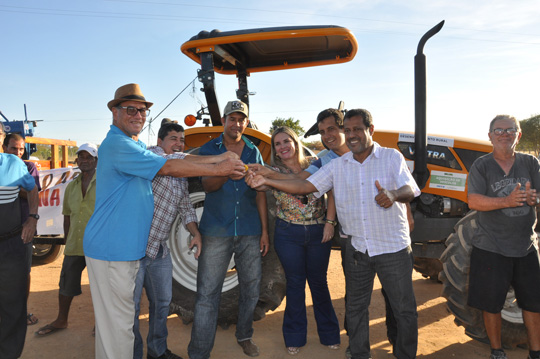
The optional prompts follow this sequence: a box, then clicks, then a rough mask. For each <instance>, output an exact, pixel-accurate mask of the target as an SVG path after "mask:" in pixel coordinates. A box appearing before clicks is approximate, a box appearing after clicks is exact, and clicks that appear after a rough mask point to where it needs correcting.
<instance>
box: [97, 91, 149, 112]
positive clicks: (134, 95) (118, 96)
mask: <svg viewBox="0 0 540 359" xmlns="http://www.w3.org/2000/svg"><path fill="white" fill-rule="evenodd" d="M124 101H137V102H144V103H145V104H146V108H150V107H152V105H153V103H152V102H148V101H146V99H145V98H144V95H143V93H142V91H141V89H140V87H139V85H137V84H127V85H124V86H121V87H119V88H118V90H116V92H115V93H114V99H113V100H111V101H109V103H108V104H107V107H108V108H109V110H111V111H112V108H113V107H115V106H118V104H120V103H122V102H124Z"/></svg>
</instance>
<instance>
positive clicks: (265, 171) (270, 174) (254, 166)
mask: <svg viewBox="0 0 540 359" xmlns="http://www.w3.org/2000/svg"><path fill="white" fill-rule="evenodd" d="M248 167H249V169H250V170H251V171H253V173H255V174H256V175H261V176H264V177H267V178H272V179H278V180H288V179H306V178H308V177H309V176H311V173H309V172H308V171H302V172H300V173H281V172H278V171H274V170H272V169H270V168H268V167H266V166H264V165H261V164H259V163H251V164H249V165H248Z"/></svg>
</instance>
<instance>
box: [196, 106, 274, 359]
mask: <svg viewBox="0 0 540 359" xmlns="http://www.w3.org/2000/svg"><path fill="white" fill-rule="evenodd" d="M223 113H224V116H225V117H223V118H222V119H221V121H222V123H223V134H222V135H221V136H219V137H218V138H216V139H213V140H211V141H209V142H208V143H206V144H205V145H204V146H202V147H201V149H200V151H199V154H201V155H216V154H220V153H223V152H225V151H227V150H228V151H232V152H234V153H236V154H237V155H238V156H240V159H241V160H242V161H243V162H244V163H259V164H262V163H263V160H262V157H261V154H260V152H259V150H258V149H257V147H256V146H255V145H254V144H253V143H252V142H251V141H250V140H249V139H247V138H246V137H244V136H243V133H244V130H245V129H246V127H247V125H248V123H249V119H248V106H247V105H246V104H245V103H243V102H241V101H231V102H229V103H227V106H225V111H224V112H223ZM202 184H203V187H204V190H205V191H206V192H207V195H206V200H205V205H204V212H203V215H202V218H201V223H200V226H199V230H200V232H201V234H202V248H203V249H202V252H201V254H200V257H199V267H198V271H197V301H196V303H195V314H194V319H193V329H192V330H191V342H190V343H189V347H188V354H189V357H190V359H207V358H209V357H210V352H211V351H212V347H213V346H214V339H215V335H216V329H217V319H218V311H219V301H220V297H221V289H222V287H223V281H224V279H225V274H226V273H227V266H228V264H229V262H230V260H231V256H232V255H233V253H234V260H235V264H236V271H237V273H238V282H239V285H240V298H239V303H238V323H237V325H236V339H237V341H238V344H239V345H240V346H241V347H242V350H243V351H244V353H245V354H246V355H248V356H257V355H259V348H258V347H257V345H255V344H254V343H253V341H252V340H251V338H252V336H253V312H254V310H255V307H256V305H257V301H258V300H259V291H260V281H261V275H262V274H261V253H262V255H263V256H264V255H266V253H267V251H268V246H269V241H268V217H267V209H266V194H265V193H264V192H259V193H258V192H257V191H255V190H253V189H251V188H250V187H249V186H247V184H246V182H245V181H244V174H242V175H236V174H234V175H231V176H214V177H203V179H202Z"/></svg>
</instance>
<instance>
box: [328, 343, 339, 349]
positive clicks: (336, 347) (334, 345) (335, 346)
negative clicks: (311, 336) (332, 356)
mask: <svg viewBox="0 0 540 359" xmlns="http://www.w3.org/2000/svg"><path fill="white" fill-rule="evenodd" d="M328 348H330V349H332V350H338V349H339V344H332V345H328Z"/></svg>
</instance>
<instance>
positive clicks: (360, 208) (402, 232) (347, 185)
mask: <svg viewBox="0 0 540 359" xmlns="http://www.w3.org/2000/svg"><path fill="white" fill-rule="evenodd" d="M307 180H308V181H309V182H311V183H312V184H313V185H314V186H315V187H316V188H317V190H318V192H317V193H316V194H315V195H316V196H322V195H323V194H324V193H326V192H328V191H329V190H331V189H332V188H333V189H334V196H335V199H336V209H337V214H338V217H339V221H340V223H341V225H342V227H343V232H344V233H346V234H347V235H350V236H351V243H352V245H353V246H354V248H356V250H358V251H360V252H363V253H366V251H367V253H368V254H369V255H370V256H376V255H379V254H385V253H395V252H398V251H400V250H402V249H403V248H406V247H407V246H409V245H410V244H411V239H410V237H409V224H408V222H407V208H406V205H405V204H404V203H400V202H395V203H394V205H393V206H392V207H390V208H386V209H385V208H382V207H380V206H379V205H377V202H376V201H375V196H376V195H377V194H378V190H377V188H376V187H375V181H376V180H378V181H379V183H380V184H381V186H382V187H383V188H385V189H387V190H397V189H398V188H401V187H403V186H405V185H408V186H410V187H411V189H412V190H413V192H414V195H415V196H418V195H420V189H419V188H418V186H417V185H416V182H415V181H414V179H413V178H412V175H411V173H410V171H409V169H408V167H407V165H406V163H405V160H404V158H403V156H402V155H401V154H400V153H399V152H398V151H396V150H395V149H392V148H385V147H381V146H379V144H378V143H374V146H373V151H372V152H371V154H370V155H369V156H368V157H367V158H366V159H365V160H364V162H363V163H360V162H358V161H356V160H355V159H354V158H353V153H352V152H348V153H346V154H344V155H343V156H341V157H340V158H336V159H334V160H333V161H331V162H330V163H328V164H327V165H325V166H323V167H322V168H321V169H320V170H319V171H317V172H316V173H315V174H313V175H312V176H310V177H309V178H308V179H307Z"/></svg>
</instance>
